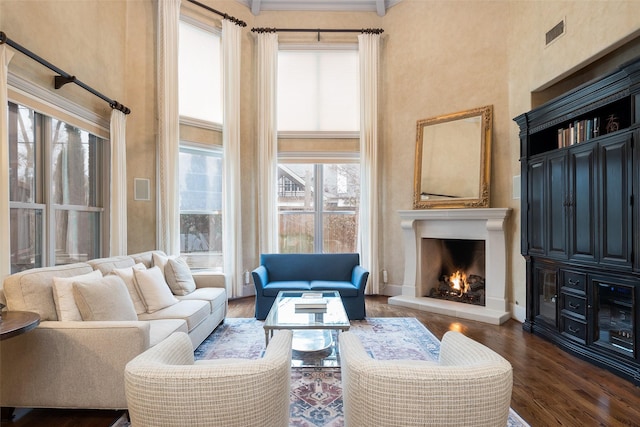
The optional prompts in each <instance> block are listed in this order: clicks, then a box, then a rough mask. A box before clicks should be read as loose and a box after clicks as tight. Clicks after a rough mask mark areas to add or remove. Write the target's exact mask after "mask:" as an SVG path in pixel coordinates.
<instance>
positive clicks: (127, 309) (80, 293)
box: [73, 274, 138, 320]
mask: <svg viewBox="0 0 640 427" xmlns="http://www.w3.org/2000/svg"><path fill="white" fill-rule="evenodd" d="M73 295H74V296H75V299H76V303H77V304H78V310H80V314H81V315H82V320H138V315H137V314H136V310H135V309H134V308H133V302H132V301H131V297H130V296H129V291H128V290H127V285H125V284H124V282H123V281H122V279H121V278H119V277H118V276H116V275H113V274H109V275H107V276H105V277H103V278H102V279H100V280H99V281H97V282H84V281H76V282H74V283H73Z"/></svg>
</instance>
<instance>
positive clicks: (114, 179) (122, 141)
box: [109, 109, 127, 256]
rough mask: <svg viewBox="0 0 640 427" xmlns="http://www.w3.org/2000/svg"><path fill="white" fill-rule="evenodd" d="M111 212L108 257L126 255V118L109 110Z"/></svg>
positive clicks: (121, 113)
mask: <svg viewBox="0 0 640 427" xmlns="http://www.w3.org/2000/svg"><path fill="white" fill-rule="evenodd" d="M110 130H111V132H110V134H111V202H110V203H111V211H110V213H109V218H110V220H111V226H110V230H109V236H110V237H109V239H110V241H109V248H110V251H109V256H117V255H126V254H127V144H126V130H127V116H126V114H124V113H123V112H122V111H119V110H116V109H113V110H111V129H110Z"/></svg>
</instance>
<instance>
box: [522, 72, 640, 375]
mask: <svg viewBox="0 0 640 427" xmlns="http://www.w3.org/2000/svg"><path fill="white" fill-rule="evenodd" d="M514 120H515V121H516V122H517V123H518V125H519V127H520V150H521V159H520V160H521V166H522V169H521V173H522V188H521V191H522V207H521V208H522V209H521V239H522V242H521V252H522V255H523V256H524V257H525V260H526V265H527V274H526V279H527V318H526V320H525V322H524V325H523V328H524V329H525V330H527V331H530V332H533V333H535V334H538V335H540V336H542V337H544V338H546V339H548V340H550V341H552V342H554V343H555V344H557V345H558V346H560V347H562V348H564V349H565V350H567V351H569V352H571V353H573V354H575V355H577V356H579V357H582V358H584V359H586V360H589V361H591V362H592V363H595V364H597V365H599V366H602V367H604V368H607V369H609V370H611V371H613V372H615V373H617V374H618V375H620V376H623V377H625V378H627V379H629V380H631V381H632V382H634V383H635V384H638V385H640V338H639V337H638V335H639V333H640V255H639V254H638V252H639V251H640V208H639V207H638V203H634V197H635V196H636V195H637V194H638V192H639V191H640V172H639V169H640V154H639V153H638V152H639V151H640V150H639V149H638V147H637V146H636V144H635V142H636V141H637V140H638V139H639V138H640V60H638V61H632V62H630V63H627V64H624V65H623V66H621V67H620V68H619V69H618V70H617V71H616V72H614V73H612V74H609V75H607V76H603V77H602V78H600V79H597V80H595V81H593V82H590V83H588V84H585V85H583V86H580V87H579V88H576V89H574V90H572V91H570V92H568V93H566V94H565V95H563V96H560V97H558V98H556V99H554V100H552V101H550V102H548V103H546V104H544V105H542V106H540V107H538V108H536V109H534V110H531V111H529V112H527V113H524V114H522V115H520V116H518V117H516V118H515V119H514Z"/></svg>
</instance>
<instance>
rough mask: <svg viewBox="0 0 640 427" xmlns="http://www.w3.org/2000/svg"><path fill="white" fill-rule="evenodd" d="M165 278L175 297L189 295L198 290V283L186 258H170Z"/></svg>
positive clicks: (165, 269) (165, 268) (165, 270)
mask: <svg viewBox="0 0 640 427" xmlns="http://www.w3.org/2000/svg"><path fill="white" fill-rule="evenodd" d="M164 277H165V279H166V280H167V284H168V285H169V288H171V291H172V292H173V294H174V295H189V294H190V293H191V292H193V291H195V290H196V282H194V281H193V276H192V275H191V269H189V266H188V265H187V261H185V259H184V258H180V257H178V258H169V261H168V262H167V265H165V267H164Z"/></svg>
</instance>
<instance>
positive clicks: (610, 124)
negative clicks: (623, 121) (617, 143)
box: [607, 114, 620, 133]
mask: <svg viewBox="0 0 640 427" xmlns="http://www.w3.org/2000/svg"><path fill="white" fill-rule="evenodd" d="M618 129H620V123H619V122H618V118H617V117H616V115H615V114H611V115H610V116H609V117H607V133H611V132H615V131H617V130H618Z"/></svg>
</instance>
